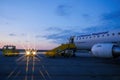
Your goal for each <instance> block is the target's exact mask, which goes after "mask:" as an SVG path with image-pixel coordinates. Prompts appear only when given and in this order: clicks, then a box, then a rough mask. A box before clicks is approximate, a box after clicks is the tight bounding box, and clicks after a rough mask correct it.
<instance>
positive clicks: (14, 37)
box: [0, 0, 120, 49]
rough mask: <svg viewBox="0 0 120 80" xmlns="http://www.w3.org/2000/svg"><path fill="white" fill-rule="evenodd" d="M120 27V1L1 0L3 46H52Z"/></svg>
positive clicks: (1, 39)
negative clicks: (75, 36) (79, 36)
mask: <svg viewBox="0 0 120 80" xmlns="http://www.w3.org/2000/svg"><path fill="white" fill-rule="evenodd" d="M119 28H120V0H0V43H1V44H0V46H1V47H2V46H3V45H5V44H13V45H16V46H17V47H18V48H27V47H33V48H34V47H35V48H37V49H52V48H54V47H56V46H58V45H60V44H61V43H65V42H67V39H68V38H69V37H70V36H74V35H80V34H84V33H90V32H99V31H107V30H113V29H119Z"/></svg>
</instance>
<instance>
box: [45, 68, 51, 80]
mask: <svg viewBox="0 0 120 80" xmlns="http://www.w3.org/2000/svg"><path fill="white" fill-rule="evenodd" d="M45 72H46V74H47V76H48V77H49V79H51V76H50V74H49V73H48V71H47V70H45Z"/></svg>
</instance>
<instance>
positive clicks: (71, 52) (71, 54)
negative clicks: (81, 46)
mask: <svg viewBox="0 0 120 80" xmlns="http://www.w3.org/2000/svg"><path fill="white" fill-rule="evenodd" d="M62 56H64V57H75V52H74V50H70V49H67V50H65V51H64V53H62Z"/></svg>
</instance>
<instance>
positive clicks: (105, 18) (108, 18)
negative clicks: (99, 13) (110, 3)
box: [102, 11, 120, 20]
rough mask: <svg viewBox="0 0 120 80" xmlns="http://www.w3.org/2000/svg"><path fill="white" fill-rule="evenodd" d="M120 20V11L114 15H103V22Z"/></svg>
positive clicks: (113, 13)
mask: <svg viewBox="0 0 120 80" xmlns="http://www.w3.org/2000/svg"><path fill="white" fill-rule="evenodd" d="M115 19H119V20H120V11H115V12H112V13H107V14H103V17H102V20H115Z"/></svg>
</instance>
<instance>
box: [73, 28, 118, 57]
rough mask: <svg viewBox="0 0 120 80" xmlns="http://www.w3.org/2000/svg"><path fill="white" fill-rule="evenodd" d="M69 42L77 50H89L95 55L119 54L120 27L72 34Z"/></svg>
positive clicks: (112, 55)
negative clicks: (78, 34) (83, 33)
mask: <svg viewBox="0 0 120 80" xmlns="http://www.w3.org/2000/svg"><path fill="white" fill-rule="evenodd" d="M71 42H73V43H74V44H75V46H76V48H77V49H79V50H91V52H92V54H93V55H94V56H96V57H104V58H111V57H119V56H120V29H118V30H112V31H103V32H98V33H91V34H85V35H80V36H74V37H73V38H71Z"/></svg>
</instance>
